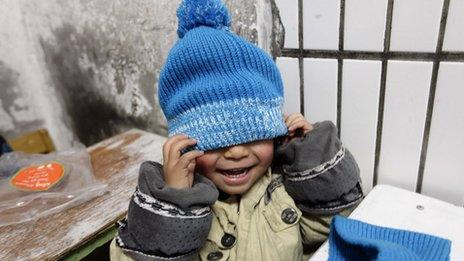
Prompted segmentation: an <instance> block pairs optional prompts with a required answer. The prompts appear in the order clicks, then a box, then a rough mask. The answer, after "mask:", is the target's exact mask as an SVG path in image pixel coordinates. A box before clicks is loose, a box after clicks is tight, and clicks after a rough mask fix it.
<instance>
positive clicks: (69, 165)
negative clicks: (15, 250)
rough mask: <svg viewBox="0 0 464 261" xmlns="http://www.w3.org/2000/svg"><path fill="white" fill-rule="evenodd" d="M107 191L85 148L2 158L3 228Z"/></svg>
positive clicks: (0, 215) (0, 218)
mask: <svg viewBox="0 0 464 261" xmlns="http://www.w3.org/2000/svg"><path fill="white" fill-rule="evenodd" d="M105 192H106V184H104V183H102V182H99V181H97V180H96V179H95V177H94V176H93V171H92V166H91V163H90V156H89V154H88V153H87V150H86V149H85V147H84V146H83V145H81V146H80V147H78V148H74V149H71V150H68V151H62V152H54V153H50V154H46V155H42V154H26V153H22V152H11V153H6V154H4V155H2V156H1V157H0V226H5V225H9V224H14V223H22V222H25V221H30V220H35V219H38V218H40V217H44V216H47V215H50V214H52V213H56V212H60V211H62V210H64V209H67V208H70V207H73V206H76V205H78V204H80V203H82V202H85V201H87V200H90V199H92V198H94V197H96V196H99V195H102V194H104V193H105Z"/></svg>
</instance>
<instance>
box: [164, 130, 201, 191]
mask: <svg viewBox="0 0 464 261" xmlns="http://www.w3.org/2000/svg"><path fill="white" fill-rule="evenodd" d="M196 143H197V142H196V140H194V139H192V138H189V137H187V135H185V134H177V135H174V136H172V137H170V138H169V139H168V140H167V141H166V142H165V143H164V145H163V163H164V164H163V173H164V181H165V182H166V185H168V186H169V187H172V188H176V189H182V188H190V187H192V185H193V174H194V170H195V164H196V160H195V159H196V158H197V157H199V156H201V155H203V154H204V152H203V151H199V150H193V151H189V152H187V153H185V154H183V155H182V156H181V150H182V149H184V148H185V147H188V146H192V145H194V144H196Z"/></svg>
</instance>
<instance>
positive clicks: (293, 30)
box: [276, 0, 298, 48]
mask: <svg viewBox="0 0 464 261" xmlns="http://www.w3.org/2000/svg"><path fill="white" fill-rule="evenodd" d="M276 4H277V8H279V13H280V18H281V19H282V23H283V25H284V28H285V43H284V47H285V48H298V0H276Z"/></svg>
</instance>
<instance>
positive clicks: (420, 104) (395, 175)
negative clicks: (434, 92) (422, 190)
mask: <svg viewBox="0 0 464 261" xmlns="http://www.w3.org/2000/svg"><path fill="white" fill-rule="evenodd" d="M431 73H432V63H429V62H400V61H390V62H388V68H387V83H386V92H385V107H384V118H383V128H382V146H381V152H380V162H379V177H378V178H379V179H378V181H379V183H380V184H390V185H395V186H399V187H402V188H405V189H408V190H415V188H416V181H417V173H418V169H419V159H420V153H421V148H422V135H423V132H424V124H425V116H426V111H427V102H428V94H429V89H430V78H431Z"/></svg>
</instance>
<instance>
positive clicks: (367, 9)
mask: <svg viewBox="0 0 464 261" xmlns="http://www.w3.org/2000/svg"><path fill="white" fill-rule="evenodd" d="M387 2H388V1H387V0H377V1H372V0H347V1H346V2H345V34H344V37H345V41H344V49H345V50H362V51H383V39H384V34H385V20H386V12H387Z"/></svg>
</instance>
